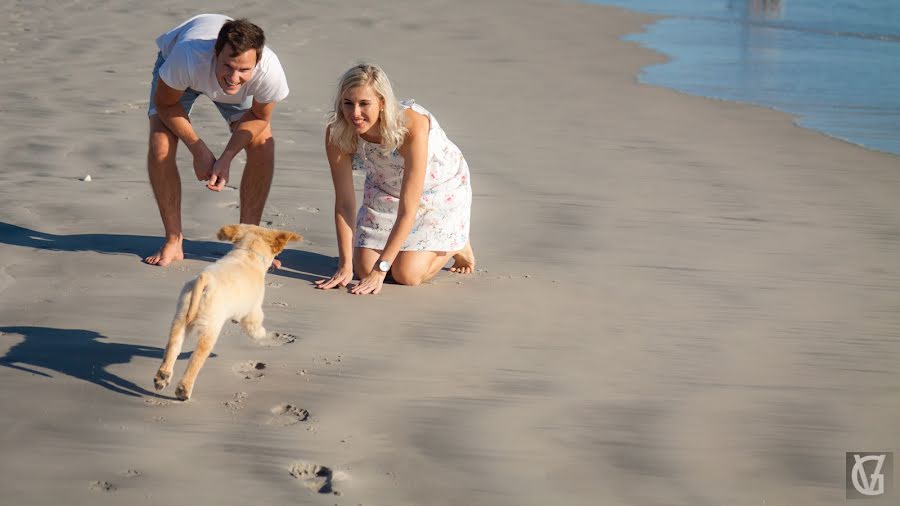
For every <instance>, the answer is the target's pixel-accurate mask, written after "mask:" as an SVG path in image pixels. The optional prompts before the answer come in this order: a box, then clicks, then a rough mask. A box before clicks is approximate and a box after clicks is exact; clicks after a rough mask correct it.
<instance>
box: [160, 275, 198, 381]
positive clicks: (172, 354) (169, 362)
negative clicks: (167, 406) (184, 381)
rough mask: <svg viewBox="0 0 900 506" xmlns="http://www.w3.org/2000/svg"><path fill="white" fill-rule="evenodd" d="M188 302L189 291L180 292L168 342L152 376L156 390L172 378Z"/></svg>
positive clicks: (181, 342)
mask: <svg viewBox="0 0 900 506" xmlns="http://www.w3.org/2000/svg"><path fill="white" fill-rule="evenodd" d="M189 302H190V292H187V294H184V293H182V296H181V299H180V300H179V302H178V309H176V311H175V318H173V319H172V328H171V330H170V331H169V342H168V343H167V344H166V352H165V354H164V355H163V361H162V365H160V366H159V370H158V371H156V377H155V378H153V386H154V387H156V389H157V390H162V389H163V388H166V387H167V386H169V381H171V380H172V369H173V368H174V367H175V360H176V359H177V358H178V355H179V354H180V353H181V347H182V345H183V344H184V332H185V327H186V325H187V322H186V320H185V316H186V315H187V309H188V303H189Z"/></svg>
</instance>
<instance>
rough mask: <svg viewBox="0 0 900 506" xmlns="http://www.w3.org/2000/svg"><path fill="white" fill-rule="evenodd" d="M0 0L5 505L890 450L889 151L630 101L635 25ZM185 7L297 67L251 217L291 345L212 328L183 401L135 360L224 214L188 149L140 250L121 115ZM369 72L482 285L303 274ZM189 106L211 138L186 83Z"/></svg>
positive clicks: (808, 500)
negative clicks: (174, 245)
mask: <svg viewBox="0 0 900 506" xmlns="http://www.w3.org/2000/svg"><path fill="white" fill-rule="evenodd" d="M3 7H4V8H3V15H2V16H3V19H4V21H3V22H2V23H0V32H2V35H3V37H2V38H0V63H2V68H3V69H4V75H3V83H4V84H3V89H4V93H3V94H2V95H0V112H2V117H3V118H4V119H3V121H4V124H5V127H6V128H5V129H4V135H3V136H2V138H0V157H2V158H0V159H2V162H0V164H2V171H0V216H2V218H0V332H2V334H0V382H2V385H3V387H2V388H0V406H2V409H0V449H2V454H3V459H2V460H0V491H2V503H3V504H21V505H31V504H36V505H43V504H70V505H82V504H84V505H87V504H90V505H103V504H115V505H120V504H129V505H131V506H143V505H153V504H191V503H195V504H249V503H265V504H328V505H330V504H341V505H359V504H362V505H405V504H410V505H459V504H486V505H501V504H503V505H507V504H508V505H524V504H535V505H550V504H554V505H555V504H566V505H569V504H571V505H582V504H583V505H596V504H647V505H670V504H671V505H726V504H727V505H743V504H768V505H772V504H785V505H799V504H840V503H843V502H844V500H845V489H844V487H845V481H844V480H845V474H844V473H845V460H844V458H845V452H847V451H863V450H866V451H891V450H895V449H897V448H900V433H898V431H897V426H898V422H900V396H898V385H900V373H898V368H897V363H898V359H900V343H898V340H900V262H898V259H900V199H898V198H897V195H900V170H898V169H900V160H898V157H896V156H890V155H886V154H880V153H875V152H870V151H866V150H864V149H862V148H859V147H856V146H853V145H850V144H847V143H843V142H841V141H837V140H834V139H831V138H828V137H826V136H823V135H820V134H817V133H815V132H811V131H807V130H803V129H800V128H797V127H795V126H794V125H793V124H792V122H791V118H790V117H788V116H786V115H784V114H781V113H777V112H774V111H770V110H766V109H762V108H757V107H751V106H747V105H739V104H733V103H726V102H720V101H713V100H707V99H703V98H696V97H689V96H685V95H681V94H678V93H675V92H673V91H669V90H665V89H659V88H654V87H649V86H642V85H639V84H637V83H636V76H637V74H638V73H639V72H640V69H641V68H642V67H643V66H646V65H649V64H654V63H660V62H662V61H664V59H663V57H662V56H660V55H658V54H654V53H652V52H650V51H648V50H645V49H642V48H640V47H638V46H636V45H634V44H632V43H628V42H623V41H621V40H619V38H620V37H621V36H622V35H624V34H626V33H628V32H634V31H638V30H640V27H641V25H642V24H644V23H648V22H651V21H652V18H650V17H647V16H642V15H637V14H632V13H627V12H624V11H620V10H616V9H612V8H606V7H600V6H592V5H582V4H578V3H574V2H568V1H563V0H546V1H545V0H539V1H528V0H525V1H508V0H496V1H492V2H484V3H482V2H473V1H466V0H464V1H460V0H456V1H446V0H429V1H425V2H411V1H399V0H398V1H394V0H392V1H387V2H378V3H371V2H359V1H355V0H349V1H342V2H339V3H334V2H304V3H302V4H295V3H293V2H287V1H284V0H273V1H261V2H255V3H252V4H249V5H242V4H238V3H230V4H221V3H214V2H196V3H193V4H192V5H190V6H188V5H185V4H182V3H178V2H173V1H171V0H162V1H159V2H100V1H98V0H83V1H62V2H12V1H9V2H4V6H3ZM201 12H223V13H226V14H230V15H234V16H247V17H249V18H250V19H252V20H254V21H255V22H257V23H258V24H260V25H261V26H262V27H263V28H264V29H265V30H266V31H267V34H268V37H269V40H270V45H271V46H272V47H273V48H274V50H275V51H276V53H277V54H278V56H279V58H280V59H281V61H282V62H283V64H284V66H285V68H286V73H287V76H288V80H289V83H290V86H291V95H290V97H288V99H287V100H286V101H285V102H284V103H282V104H279V105H278V107H277V108H276V111H275V116H274V120H273V129H274V131H275V135H276V143H277V168H276V175H275V183H274V186H273V189H272V192H271V195H270V198H269V201H268V204H267V207H266V211H265V215H264V218H263V220H264V224H266V225H268V226H272V227H278V228H286V229H291V230H294V231H297V232H299V233H301V234H303V235H304V236H305V237H306V241H304V242H303V243H299V244H296V245H292V246H291V249H290V250H288V251H287V252H285V253H284V255H282V259H283V261H284V268H283V269H282V270H280V271H277V272H274V273H271V274H269V275H268V277H267V282H268V283H269V287H268V291H267V295H266V301H265V304H264V309H265V311H266V327H267V328H269V330H270V331H272V332H278V333H279V335H278V336H274V335H273V338H272V339H271V340H269V341H268V342H267V343H264V344H266V345H265V346H263V345H259V344H256V343H253V342H252V341H251V340H250V339H249V338H248V337H246V336H245V335H243V334H242V333H241V332H240V331H239V329H238V327H237V326H236V325H228V326H226V328H225V330H224V332H223V335H222V337H221V338H220V340H219V343H218V345H217V347H216V349H215V351H214V354H215V356H214V357H212V358H210V360H209V361H208V362H207V365H206V367H205V368H204V370H203V371H202V372H201V374H200V377H199V380H198V382H197V385H196V387H195V390H194V398H192V399H191V400H190V401H189V402H187V403H181V402H178V401H176V400H174V398H173V389H172V387H170V388H169V390H166V391H164V392H163V393H162V394H161V395H159V396H158V395H157V394H156V393H155V392H154V391H153V386H152V377H153V375H154V373H155V371H156V369H157V367H158V365H159V362H160V360H161V357H162V352H163V347H164V345H165V339H166V333H167V330H168V325H169V323H170V320H171V317H172V312H173V310H174V304H175V299H176V297H177V294H178V292H179V290H180V287H181V286H182V284H183V283H184V282H185V281H187V280H189V279H191V278H192V277H193V276H195V275H196V274H197V273H198V272H199V271H200V270H201V269H202V268H203V267H204V266H206V265H208V263H209V262H211V261H214V260H215V259H216V258H218V257H219V256H221V255H222V254H223V253H224V252H225V251H227V250H228V245H227V244H224V243H221V242H219V241H217V240H216V239H215V232H216V231H217V230H218V228H219V227H220V226H222V225H225V224H228V223H231V222H235V221H236V220H237V217H238V213H237V209H236V206H237V202H238V198H237V192H236V191H234V190H226V191H225V192H223V193H221V194H217V193H213V192H210V191H208V190H206V189H205V188H204V186H203V185H202V184H201V183H198V182H196V181H193V180H192V179H193V176H192V173H191V172H192V171H191V169H190V158H189V156H188V153H187V150H186V149H184V147H183V146H182V148H181V149H180V151H179V160H180V164H181V168H182V171H181V172H182V175H183V181H184V205H183V211H184V223H185V234H186V236H187V238H188V239H189V242H187V243H186V250H187V251H186V253H187V257H188V258H187V259H186V260H184V261H181V262H177V263H176V264H173V265H172V266H170V267H168V268H159V267H151V266H147V265H144V264H142V263H141V262H140V258H142V257H143V256H144V255H147V254H150V253H152V252H154V251H155V250H156V248H157V247H158V246H159V244H160V243H161V236H162V226H161V223H160V220H159V217H158V213H157V210H156V206H155V203H154V201H153V197H152V194H151V191H150V186H149V183H148V181H147V176H146V168H145V160H146V143H147V119H146V113H145V110H146V106H147V102H148V83H149V78H150V72H151V70H152V65H153V62H154V59H155V54H156V49H155V46H154V44H153V39H154V37H156V36H157V35H158V34H159V33H161V32H163V31H164V30H166V29H168V28H170V27H171V26H174V25H175V24H177V23H179V22H181V21H182V20H184V19H186V18H188V17H189V16H191V15H193V14H196V13H201ZM361 58H370V59H372V60H375V61H377V62H379V63H381V64H382V65H383V66H384V67H385V68H386V69H387V70H388V72H389V73H390V75H391V77H392V78H393V80H394V84H395V90H396V91H397V92H398V94H399V95H401V96H402V97H412V98H415V99H416V100H417V101H418V102H419V103H421V104H423V105H425V106H426V107H427V108H429V109H430V110H431V111H432V112H433V113H434V114H435V115H436V117H437V118H438V119H439V120H440V122H441V124H442V126H443V127H444V129H445V130H446V131H447V133H448V134H449V135H450V137H451V138H452V139H453V140H454V141H455V142H456V143H457V144H458V145H459V146H460V147H461V148H462V150H463V152H464V153H465V154H466V157H467V159H468V161H469V165H470V167H471V170H472V178H473V187H474V192H475V198H474V207H473V226H472V242H473V245H474V247H475V252H476V254H477V255H478V266H477V269H478V270H477V272H476V273H475V274H473V275H470V276H464V277H463V276H457V275H454V274H451V273H449V272H443V273H441V274H440V275H439V276H438V277H437V278H436V279H435V280H434V281H433V282H431V283H428V284H426V285H423V286H420V287H417V288H406V287H400V286H396V285H389V286H386V287H385V289H384V290H383V292H382V293H381V294H380V295H378V296H375V297H353V296H351V295H348V294H347V293H345V292H343V291H338V290H333V291H329V292H321V291H317V290H315V289H314V288H313V287H312V286H313V285H312V284H313V282H314V281H315V280H317V279H321V278H323V277H327V276H329V275H330V274H331V273H332V272H333V270H334V268H335V266H336V258H335V257H336V255H337V251H336V246H335V239H334V230H333V221H332V216H331V214H332V213H331V209H332V203H333V200H332V199H333V192H332V187H331V181H330V177H329V172H328V167H327V163H326V160H325V157H324V153H323V148H322V139H323V124H324V120H323V117H324V114H325V113H326V112H327V111H328V110H329V108H330V104H329V102H330V100H331V94H332V92H333V86H334V84H335V82H336V79H337V78H338V76H339V75H340V73H341V72H342V71H343V70H344V69H345V68H346V67H348V66H349V65H350V64H352V63H355V62H356V61H357V60H359V59H361ZM194 123H195V126H196V128H197V129H198V131H199V132H200V135H201V136H202V137H203V138H205V139H206V141H207V143H208V144H209V145H210V146H211V147H213V149H214V150H220V149H221V148H222V147H224V144H225V142H226V141H227V133H226V131H225V129H224V127H223V125H222V122H221V119H220V118H219V117H218V113H217V112H216V110H215V108H214V107H212V105H211V104H209V103H208V102H205V101H204V99H201V100H200V101H198V105H197V106H196V107H195V114H194ZM242 160H243V158H240V161H237V162H236V163H235V164H234V165H233V166H232V175H233V182H234V183H235V184H236V183H237V181H238V179H239V177H240V173H241V168H242V165H243V162H242ZM86 175H90V176H91V181H89V182H86V181H82V179H83V178H84V177H85V176H86ZM357 179H358V181H357V182H358V183H359V184H361V182H362V181H361V179H360V176H357ZM192 344H193V343H192V342H189V343H188V345H187V346H186V350H185V351H186V352H189V351H190V350H191V349H192ZM184 356H187V355H184ZM184 365H185V360H184V359H182V360H179V362H178V364H177V365H176V369H175V371H176V375H180V373H181V371H182V370H183V368H184ZM897 493H898V492H897V491H894V494H893V497H892V499H893V500H894V501H896V500H897V497H898V496H897ZM877 502H878V501H875V502H870V503H867V504H874V503H877Z"/></svg>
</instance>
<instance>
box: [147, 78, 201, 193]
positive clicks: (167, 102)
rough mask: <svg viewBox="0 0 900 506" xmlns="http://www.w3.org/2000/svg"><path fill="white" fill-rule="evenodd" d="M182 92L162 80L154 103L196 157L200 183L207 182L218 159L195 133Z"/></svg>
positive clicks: (196, 170)
mask: <svg viewBox="0 0 900 506" xmlns="http://www.w3.org/2000/svg"><path fill="white" fill-rule="evenodd" d="M183 94H184V91H182V90H176V89H175V88H172V87H171V86H169V85H168V84H166V83H165V82H164V81H163V80H162V78H159V79H157V81H156V94H154V96H153V103H154V105H155V106H156V113H157V115H159V119H160V120H162V122H163V123H164V124H165V125H166V127H168V128H169V130H171V131H172V133H174V134H175V135H176V136H177V137H178V138H179V139H181V141H182V142H184V144H185V146H187V147H188V149H189V150H190V151H191V154H192V155H194V172H195V173H196V174H197V179H198V180H199V181H206V180H207V179H209V177H210V174H212V168H213V163H215V161H216V158H215V156H214V155H213V154H212V151H210V149H209V148H208V147H207V146H206V143H204V142H203V140H202V139H200V137H199V136H198V135H197V132H195V131H194V127H193V126H192V125H191V121H190V119H188V115H187V111H185V110H184V107H182V106H181V102H180V101H179V99H181V95H183Z"/></svg>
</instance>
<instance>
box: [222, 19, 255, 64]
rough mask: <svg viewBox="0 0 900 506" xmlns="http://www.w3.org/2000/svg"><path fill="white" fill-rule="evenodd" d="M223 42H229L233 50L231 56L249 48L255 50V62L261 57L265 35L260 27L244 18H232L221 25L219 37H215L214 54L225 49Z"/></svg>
mask: <svg viewBox="0 0 900 506" xmlns="http://www.w3.org/2000/svg"><path fill="white" fill-rule="evenodd" d="M225 44H231V47H232V50H233V52H232V53H231V54H230V55H229V56H231V57H235V56H238V55H239V54H241V53H243V52H245V51H247V50H250V49H255V50H256V63H259V59H260V58H262V51H263V46H265V45H266V35H265V34H264V33H263V31H262V28H260V27H258V26H256V25H254V24H253V23H251V22H249V21H247V20H246V19H243V18H242V19H234V20H231V21H228V22H226V23H225V24H224V25H222V29H221V30H219V37H218V38H216V56H219V53H221V52H222V49H225Z"/></svg>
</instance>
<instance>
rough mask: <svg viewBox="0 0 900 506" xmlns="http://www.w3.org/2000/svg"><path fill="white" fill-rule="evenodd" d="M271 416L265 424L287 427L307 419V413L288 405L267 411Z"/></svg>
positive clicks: (283, 404)
mask: <svg viewBox="0 0 900 506" xmlns="http://www.w3.org/2000/svg"><path fill="white" fill-rule="evenodd" d="M269 411H270V412H271V413H272V416H271V417H270V418H269V420H268V421H267V422H266V423H268V424H269V425H277V426H279V427H287V426H288V425H294V424H295V423H300V422H305V421H306V420H308V419H309V411H307V410H305V409H303V408H298V407H297V406H293V405H291V404H288V403H282V404H279V405H277V406H275V407H274V408H272V409H270V410H269Z"/></svg>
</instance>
